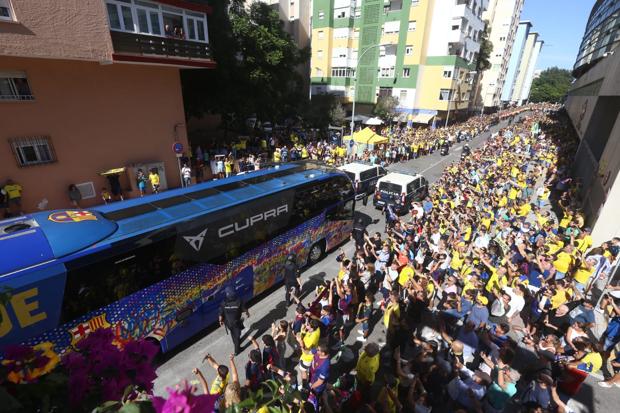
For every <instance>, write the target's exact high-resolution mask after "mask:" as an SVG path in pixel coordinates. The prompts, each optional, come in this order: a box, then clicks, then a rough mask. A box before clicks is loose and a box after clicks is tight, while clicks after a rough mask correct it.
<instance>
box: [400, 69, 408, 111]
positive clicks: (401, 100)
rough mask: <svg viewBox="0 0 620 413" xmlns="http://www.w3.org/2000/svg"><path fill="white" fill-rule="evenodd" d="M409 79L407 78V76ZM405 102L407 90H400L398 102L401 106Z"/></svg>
mask: <svg viewBox="0 0 620 413" xmlns="http://www.w3.org/2000/svg"><path fill="white" fill-rule="evenodd" d="M407 77H409V76H407ZM406 100H407V89H402V90H401V91H400V94H399V95H398V101H399V102H400V103H401V104H402V103H403V102H405V101H406Z"/></svg>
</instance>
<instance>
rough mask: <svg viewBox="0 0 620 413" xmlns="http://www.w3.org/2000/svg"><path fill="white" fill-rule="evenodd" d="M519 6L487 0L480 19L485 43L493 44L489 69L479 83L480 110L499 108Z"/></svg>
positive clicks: (510, 0) (516, 0)
mask: <svg viewBox="0 0 620 413" xmlns="http://www.w3.org/2000/svg"><path fill="white" fill-rule="evenodd" d="M523 3H524V0H490V2H489V8H488V9H487V11H486V12H485V13H484V14H483V15H482V18H483V19H484V20H485V21H487V22H489V40H490V41H491V43H493V51H492V52H491V56H490V58H489V62H490V64H491V67H490V68H489V69H488V70H486V71H484V73H483V75H482V80H481V91H480V101H481V106H483V107H487V108H496V107H499V106H500V104H501V95H502V90H503V88H504V84H505V81H506V76H507V72H508V63H509V61H510V59H511V58H512V54H513V53H512V52H513V45H514V43H515V40H516V37H517V29H518V27H519V19H520V17H521V10H522V9H523Z"/></svg>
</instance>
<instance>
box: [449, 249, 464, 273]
mask: <svg viewBox="0 0 620 413" xmlns="http://www.w3.org/2000/svg"><path fill="white" fill-rule="evenodd" d="M462 266H463V258H462V257H461V254H459V252H458V251H454V252H453V253H452V260H450V268H452V269H453V270H455V271H458V270H460V269H461V267H462Z"/></svg>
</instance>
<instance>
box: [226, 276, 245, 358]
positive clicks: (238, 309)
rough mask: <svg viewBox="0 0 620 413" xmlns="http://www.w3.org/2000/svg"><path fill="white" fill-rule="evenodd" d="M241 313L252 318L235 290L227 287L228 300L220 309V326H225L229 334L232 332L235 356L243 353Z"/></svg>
mask: <svg viewBox="0 0 620 413" xmlns="http://www.w3.org/2000/svg"><path fill="white" fill-rule="evenodd" d="M241 313H245V314H246V315H247V316H248V317H250V313H249V312H248V309H247V308H246V307H245V305H244V304H243V302H242V301H241V299H240V298H239V297H238V296H237V293H236V292H235V289H234V288H233V287H231V286H228V287H226V299H225V300H224V302H223V303H222V305H221V307H220V326H225V327H226V330H227V332H230V337H231V338H232V341H233V345H234V346H235V355H237V354H239V353H240V352H241V330H243V321H242V320H241Z"/></svg>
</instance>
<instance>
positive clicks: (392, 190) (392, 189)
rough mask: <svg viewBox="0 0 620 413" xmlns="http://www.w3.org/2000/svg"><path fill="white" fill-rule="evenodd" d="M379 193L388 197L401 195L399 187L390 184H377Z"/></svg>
mask: <svg viewBox="0 0 620 413" xmlns="http://www.w3.org/2000/svg"><path fill="white" fill-rule="evenodd" d="M379 191H381V192H383V193H386V194H388V195H396V196H400V194H401V193H402V191H401V188H400V185H398V184H393V183H391V182H379Z"/></svg>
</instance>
